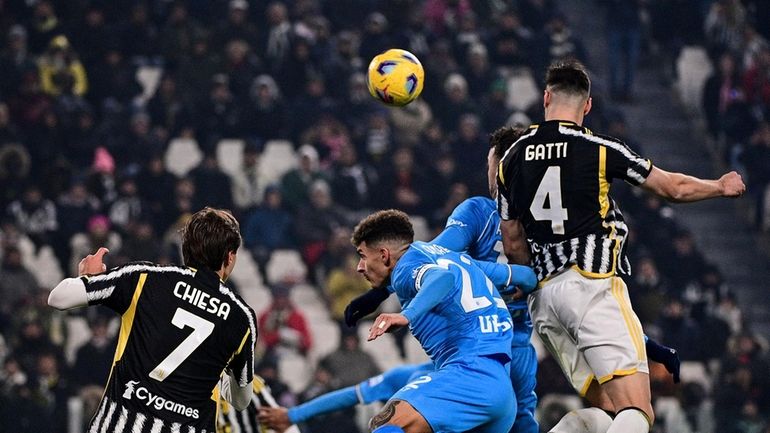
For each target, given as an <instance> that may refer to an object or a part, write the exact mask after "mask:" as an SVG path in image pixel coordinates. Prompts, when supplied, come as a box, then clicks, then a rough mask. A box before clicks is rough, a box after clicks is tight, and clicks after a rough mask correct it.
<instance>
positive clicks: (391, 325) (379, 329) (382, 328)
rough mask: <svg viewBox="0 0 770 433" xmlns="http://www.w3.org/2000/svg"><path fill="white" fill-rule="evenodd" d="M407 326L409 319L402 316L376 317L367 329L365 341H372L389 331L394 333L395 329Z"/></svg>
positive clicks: (390, 314)
mask: <svg viewBox="0 0 770 433" xmlns="http://www.w3.org/2000/svg"><path fill="white" fill-rule="evenodd" d="M408 324H409V319H407V318H406V316H404V315H403V314H398V313H385V314H380V315H379V316H377V319H375V320H374V324H373V325H372V327H371V328H369V338H367V339H366V341H372V340H374V339H375V338H377V337H379V336H380V335H382V334H384V333H386V332H388V331H389V330H393V331H395V330H396V329H398V328H400V327H402V326H406V325H408Z"/></svg>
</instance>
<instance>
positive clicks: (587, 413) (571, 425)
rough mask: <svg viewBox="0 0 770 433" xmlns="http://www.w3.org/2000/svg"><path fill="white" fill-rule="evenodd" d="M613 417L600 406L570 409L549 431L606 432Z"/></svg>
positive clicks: (567, 432) (568, 432) (556, 432)
mask: <svg viewBox="0 0 770 433" xmlns="http://www.w3.org/2000/svg"><path fill="white" fill-rule="evenodd" d="M611 424H612V417H610V416H609V414H607V412H605V411H603V410H601V409H599V408H598V407H589V408H585V409H577V410H573V411H570V412H569V413H567V414H566V415H564V417H563V418H562V419H561V420H560V421H559V423H558V424H556V425H555V426H553V428H551V430H549V432H548V433H605V432H606V431H607V429H608V428H610V425H611Z"/></svg>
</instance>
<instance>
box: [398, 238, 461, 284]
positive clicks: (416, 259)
mask: <svg viewBox="0 0 770 433" xmlns="http://www.w3.org/2000/svg"><path fill="white" fill-rule="evenodd" d="M444 252H449V250H448V249H446V248H444V247H442V246H441V245H437V244H430V243H427V242H420V241H416V242H413V243H412V244H411V245H410V246H409V248H408V249H407V250H406V252H405V253H404V254H403V255H402V256H401V258H400V259H398V263H396V266H395V267H394V268H393V274H392V275H391V285H392V286H393V288H394V290H396V291H398V290H399V289H401V288H404V287H414V284H415V281H416V280H417V277H418V275H419V274H420V271H421V270H422V269H423V268H424V267H425V266H436V257H437V256H438V255H441V254H442V253H444Z"/></svg>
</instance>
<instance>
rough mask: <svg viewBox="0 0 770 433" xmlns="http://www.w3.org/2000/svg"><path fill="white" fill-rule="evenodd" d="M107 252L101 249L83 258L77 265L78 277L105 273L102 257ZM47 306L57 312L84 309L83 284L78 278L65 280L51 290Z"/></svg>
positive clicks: (86, 302)
mask: <svg viewBox="0 0 770 433" xmlns="http://www.w3.org/2000/svg"><path fill="white" fill-rule="evenodd" d="M108 252H110V250H108V249H107V248H104V247H102V248H99V250H98V251H96V253H94V254H89V255H87V256H86V257H84V258H83V260H81V261H80V263H79V264H78V275H80V276H83V275H93V274H99V273H101V272H104V271H106V270H107V266H105V265H104V255H105V254H107V253H108ZM48 305H50V306H51V307H53V308H56V309H57V310H69V309H71V308H77V307H85V306H86V305H88V296H87V294H86V285H85V283H83V280H81V279H80V278H65V279H64V280H62V281H61V282H60V283H59V284H57V285H56V287H54V288H53V290H51V293H50V294H49V295H48Z"/></svg>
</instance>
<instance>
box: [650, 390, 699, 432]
mask: <svg viewBox="0 0 770 433" xmlns="http://www.w3.org/2000/svg"><path fill="white" fill-rule="evenodd" d="M654 402H655V403H654V404H655V406H654V411H655V423H656V424H658V423H660V424H662V425H663V427H664V431H671V432H674V431H675V432H677V433H690V432H692V430H691V429H690V428H689V427H690V423H689V422H688V421H687V414H686V413H685V412H684V410H683V409H682V405H681V404H680V403H679V400H678V399H677V398H676V397H658V398H656V399H655V400H654ZM661 421H662V422H661Z"/></svg>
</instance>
